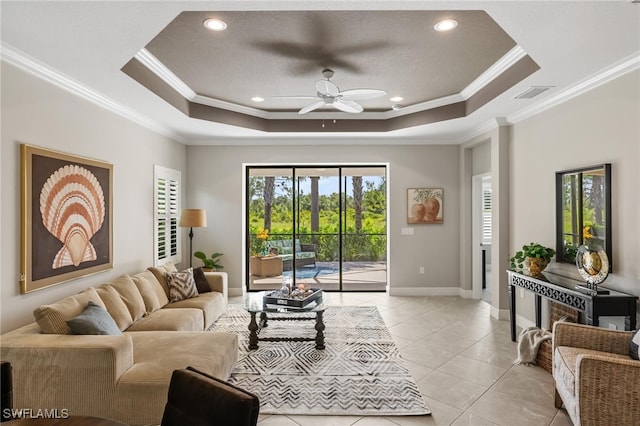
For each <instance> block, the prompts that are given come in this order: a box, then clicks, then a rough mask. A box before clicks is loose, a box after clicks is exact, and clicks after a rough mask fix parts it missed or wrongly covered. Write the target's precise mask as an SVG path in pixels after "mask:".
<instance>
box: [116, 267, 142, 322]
mask: <svg viewBox="0 0 640 426" xmlns="http://www.w3.org/2000/svg"><path fill="white" fill-rule="evenodd" d="M109 284H110V285H111V286H112V287H113V288H115V289H116V291H117V292H118V294H120V299H122V301H123V302H124V304H125V305H126V306H127V309H128V310H129V313H130V314H131V319H132V320H133V322H136V321H137V320H139V319H140V318H142V317H143V316H144V314H145V305H144V300H143V299H142V295H141V294H140V291H139V290H138V287H136V285H135V283H134V282H133V280H132V279H131V277H130V276H129V275H122V276H121V277H119V278H118V279H117V280H115V281H113V282H111V283H109Z"/></svg>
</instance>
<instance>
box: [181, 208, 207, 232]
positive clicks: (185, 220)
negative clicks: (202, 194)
mask: <svg viewBox="0 0 640 426" xmlns="http://www.w3.org/2000/svg"><path fill="white" fill-rule="evenodd" d="M178 226H181V227H183V228H205V227H206V226H207V211H206V210H205V209H182V211H181V212H180V222H179V223H178Z"/></svg>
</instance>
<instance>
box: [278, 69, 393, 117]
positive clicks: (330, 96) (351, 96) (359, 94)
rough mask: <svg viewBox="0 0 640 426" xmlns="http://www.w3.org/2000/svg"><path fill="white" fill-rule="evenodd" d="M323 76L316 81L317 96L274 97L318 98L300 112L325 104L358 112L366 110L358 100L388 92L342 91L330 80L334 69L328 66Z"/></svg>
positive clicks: (366, 90) (288, 97) (370, 90)
mask: <svg viewBox="0 0 640 426" xmlns="http://www.w3.org/2000/svg"><path fill="white" fill-rule="evenodd" d="M322 76H323V77H324V79H323V80H318V81H317V82H316V96H274V98H273V99H316V100H315V101H314V102H312V103H310V104H309V105H307V106H305V107H304V108H302V109H301V110H300V111H298V114H306V113H308V112H311V111H313V110H316V109H318V108H320V107H323V106H325V105H331V106H333V107H334V108H336V109H338V110H340V111H344V112H349V113H353V114H357V113H359V112H362V111H364V108H363V107H362V105H360V104H359V103H357V102H356V101H361V100H364V99H374V98H379V97H380V96H384V95H386V94H387V93H386V92H385V91H384V90H378V89H350V90H344V91H340V89H338V86H336V85H335V84H333V83H332V82H331V81H330V79H331V77H333V71H332V70H330V69H328V68H326V69H324V70H322Z"/></svg>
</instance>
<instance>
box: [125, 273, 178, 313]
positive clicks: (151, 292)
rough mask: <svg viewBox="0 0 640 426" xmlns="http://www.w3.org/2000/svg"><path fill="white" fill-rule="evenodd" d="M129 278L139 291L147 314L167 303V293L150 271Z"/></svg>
mask: <svg viewBox="0 0 640 426" xmlns="http://www.w3.org/2000/svg"><path fill="white" fill-rule="evenodd" d="M131 279H132V280H133V282H134V284H135V285H136V287H138V290H139V291H140V295H141V296H142V300H143V301H144V306H145V311H146V313H147V314H150V313H152V312H155V311H157V310H158V309H160V308H162V307H163V306H164V305H166V304H167V303H169V298H168V297H167V294H166V293H165V292H164V289H163V288H162V286H161V285H160V282H158V279H157V278H156V277H155V275H153V273H152V272H151V271H144V272H140V273H139V274H136V275H134V276H133V277H131Z"/></svg>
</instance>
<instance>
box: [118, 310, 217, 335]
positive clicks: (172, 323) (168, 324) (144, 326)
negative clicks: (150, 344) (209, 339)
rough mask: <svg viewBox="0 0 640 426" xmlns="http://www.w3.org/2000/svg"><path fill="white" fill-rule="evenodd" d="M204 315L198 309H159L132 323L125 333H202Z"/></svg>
mask: <svg viewBox="0 0 640 426" xmlns="http://www.w3.org/2000/svg"><path fill="white" fill-rule="evenodd" d="M203 324H204V313H203V312H202V310H200V309H195V308H184V309H159V310H157V311H155V312H154V313H152V314H149V315H147V316H146V317H143V318H140V319H139V320H138V321H136V322H135V323H133V324H132V325H131V327H129V328H128V329H127V331H156V330H157V331H194V330H196V331H202V330H203Z"/></svg>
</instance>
